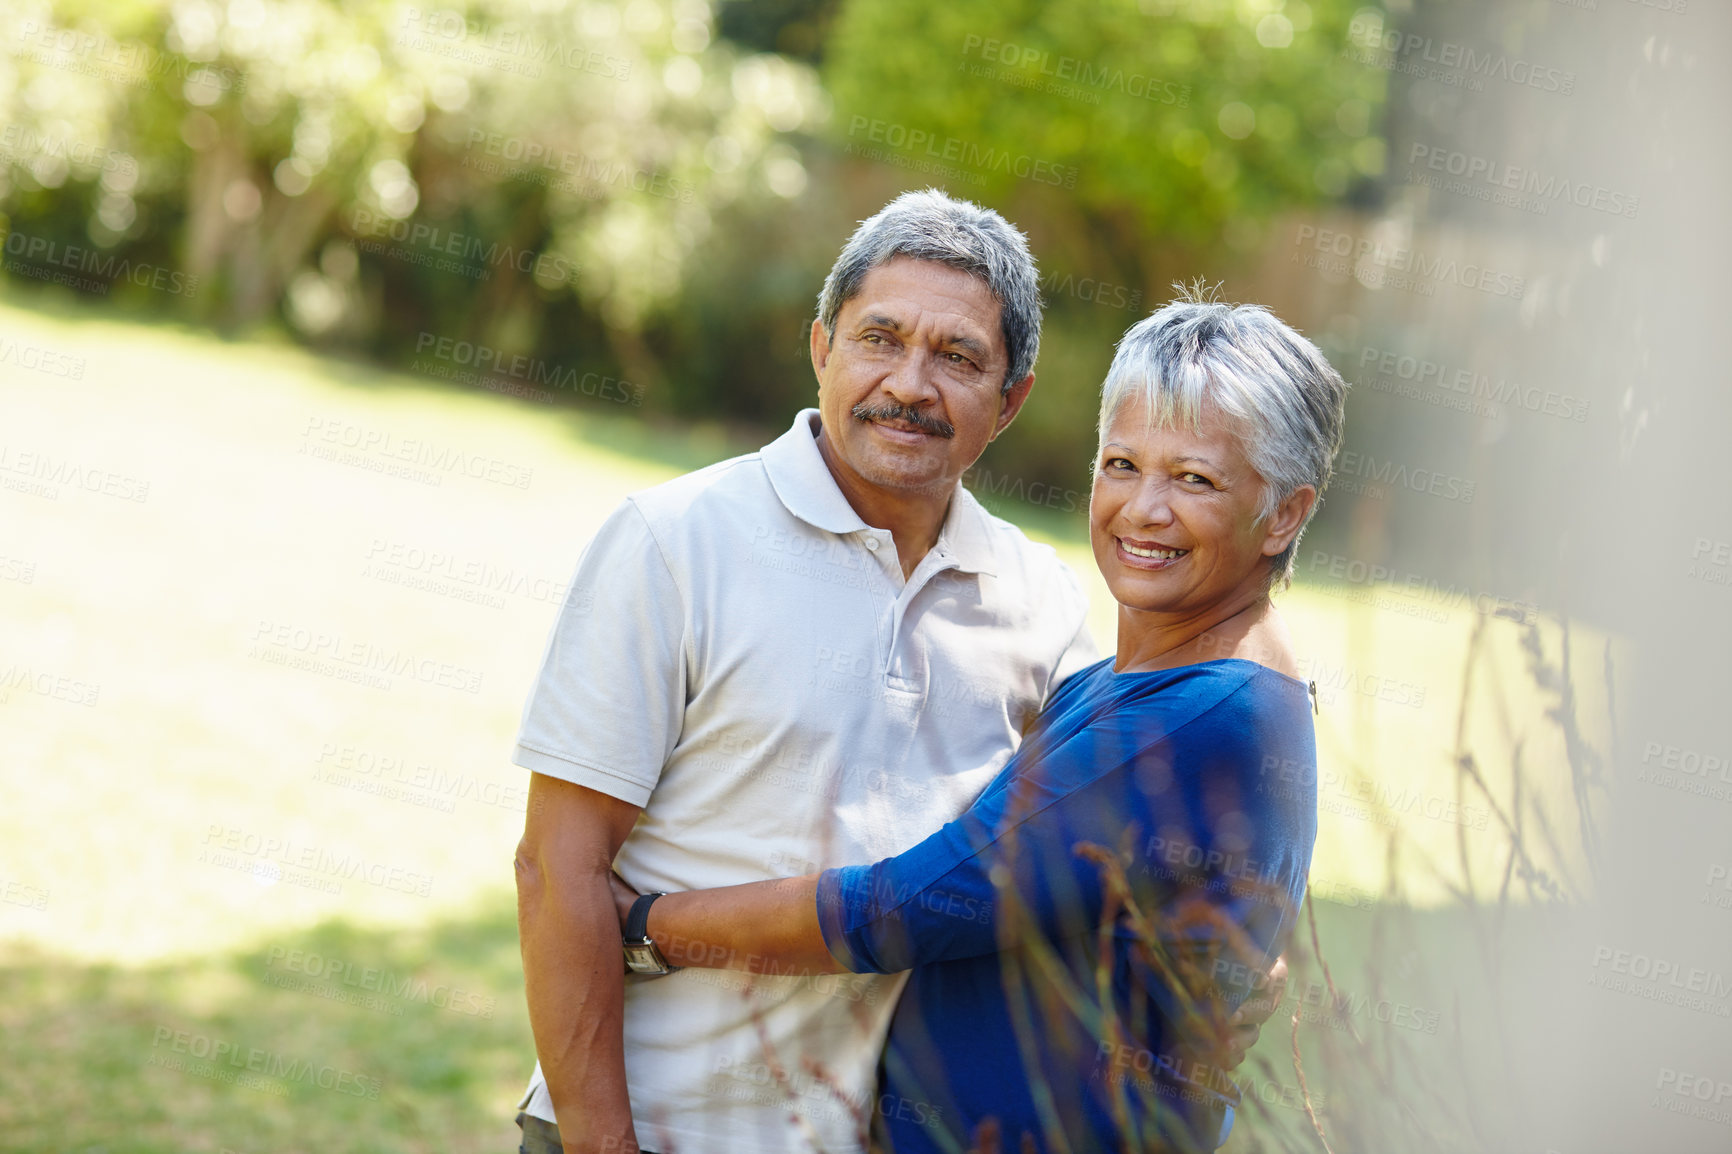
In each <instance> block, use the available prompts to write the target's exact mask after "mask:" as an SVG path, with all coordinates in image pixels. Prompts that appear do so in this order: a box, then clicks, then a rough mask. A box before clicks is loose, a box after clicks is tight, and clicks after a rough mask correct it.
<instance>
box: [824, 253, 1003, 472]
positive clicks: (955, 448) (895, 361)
mask: <svg viewBox="0 0 1732 1154" xmlns="http://www.w3.org/2000/svg"><path fill="white" fill-rule="evenodd" d="M1008 359H1009V358H1008V356H1007V355H1006V352H1005V348H1004V333H1003V330H1002V328H1001V327H1000V324H999V305H998V301H997V299H996V298H995V297H994V296H993V295H992V293H991V291H989V290H988V289H987V287H986V283H985V282H984V281H982V280H980V279H979V278H977V277H973V276H970V275H969V274H967V273H965V272H962V271H961V270H960V269H955V268H951V267H950V266H949V265H945V264H939V263H936V262H934V261H922V260H912V259H909V258H906V257H898V258H896V259H895V260H891V261H887V262H886V263H884V264H881V265H879V266H878V267H877V268H875V269H873V270H872V271H871V272H869V273H867V274H866V277H865V279H864V280H863V281H861V283H860V291H859V292H858V293H856V294H855V296H854V297H853V299H852V300H850V301H848V302H847V303H846V304H844V305H843V306H842V308H841V311H840V312H839V313H838V315H837V317H836V336H835V339H834V341H832V340H829V339H827V338H826V337H825V335H824V329H823V326H822V324H820V323H819V322H817V321H814V322H812V368H813V370H814V371H815V372H816V373H817V374H818V409H819V412H820V413H821V414H822V417H823V423H824V436H825V440H826V441H827V442H828V447H829V449H830V453H829V456H830V458H831V467H832V468H833V469H836V470H838V471H839V472H841V473H844V474H847V475H846V476H843V477H841V478H839V479H840V480H842V481H844V488H845V489H846V488H848V487H849V484H848V483H849V482H852V483H853V484H855V485H858V484H861V483H863V484H864V485H866V486H870V487H873V488H878V489H884V490H891V491H896V492H903V493H907V494H908V495H916V494H918V493H922V492H930V493H934V494H936V493H939V492H948V491H949V489H950V488H951V486H953V485H954V484H955V483H956V481H957V480H958V479H959V478H960V477H961V476H962V474H963V473H964V472H965V471H967V469H968V467H969V466H970V465H972V464H974V462H975V460H976V459H977V458H978V457H979V456H980V454H981V452H982V451H983V450H985V448H986V446H987V444H988V443H990V442H991V441H992V439H993V438H994V437H996V436H998V434H999V433H1000V432H1002V431H1003V430H1004V429H1005V427H1006V426H1008V425H1009V424H1010V422H1011V420H1012V419H1013V418H1014V417H1015V416H1016V414H1017V411H1018V410H1019V409H1021V408H1022V403H1023V401H1024V400H1026V399H1027V397H1028V391H1029V389H1030V388H1031V387H1032V386H1033V385H1034V374H1033V373H1030V374H1029V375H1028V376H1027V377H1025V378H1024V379H1023V380H1021V381H1018V382H1016V383H1015V385H1013V386H1012V388H1011V390H1010V392H1009V393H1005V392H1003V391H1002V387H1003V384H1004V373H1005V368H1006V366H1007V364H1008Z"/></svg>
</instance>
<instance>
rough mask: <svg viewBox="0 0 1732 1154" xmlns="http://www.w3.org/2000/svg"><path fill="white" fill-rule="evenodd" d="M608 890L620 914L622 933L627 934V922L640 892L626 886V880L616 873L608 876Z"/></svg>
mask: <svg viewBox="0 0 1732 1154" xmlns="http://www.w3.org/2000/svg"><path fill="white" fill-rule="evenodd" d="M607 888H608V891H609V892H610V893H611V894H612V895H613V908H614V909H615V910H616V911H617V912H618V913H619V928H620V932H621V933H624V932H625V920H626V918H627V917H629V916H631V907H632V904H633V903H634V902H636V901H637V899H638V892H637V891H636V890H634V889H632V888H631V887H630V886H628V885H626V884H625V879H624V878H622V877H620V876H619V875H618V874H616V873H611V872H610V873H609V874H608V875H607Z"/></svg>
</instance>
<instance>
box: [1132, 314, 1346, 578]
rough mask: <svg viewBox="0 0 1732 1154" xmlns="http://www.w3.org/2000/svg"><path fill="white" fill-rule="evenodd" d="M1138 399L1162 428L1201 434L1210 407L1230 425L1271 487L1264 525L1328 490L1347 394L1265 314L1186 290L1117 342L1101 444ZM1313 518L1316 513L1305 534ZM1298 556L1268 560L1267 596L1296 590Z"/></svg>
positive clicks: (1308, 348)
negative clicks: (1303, 497) (1299, 500)
mask: <svg viewBox="0 0 1732 1154" xmlns="http://www.w3.org/2000/svg"><path fill="white" fill-rule="evenodd" d="M1137 397H1141V398H1142V399H1143V401H1144V403H1145V404H1146V406H1147V408H1146V409H1145V412H1146V413H1147V414H1148V416H1149V419H1150V421H1151V422H1152V424H1153V425H1154V426H1156V427H1158V428H1173V427H1176V426H1180V425H1182V426H1183V427H1185V428H1187V429H1189V430H1191V431H1192V432H1195V431H1196V430H1197V429H1198V427H1199V422H1200V420H1201V418H1202V415H1203V410H1204V407H1205V406H1209V407H1211V408H1213V409H1215V410H1216V411H1218V412H1220V413H1221V414H1222V415H1223V416H1224V417H1226V418H1227V420H1228V422H1229V423H1230V424H1231V425H1232V426H1233V427H1234V428H1235V431H1236V432H1237V434H1238V437H1239V442H1240V447H1241V448H1242V449H1243V451H1244V453H1245V456H1246V458H1247V459H1249V461H1250V463H1251V467H1252V468H1254V469H1256V470H1257V473H1258V475H1259V476H1261V477H1262V478H1263V480H1264V481H1265V482H1267V484H1268V488H1267V489H1266V490H1265V492H1264V496H1263V504H1262V507H1261V508H1260V509H1259V510H1258V513H1257V516H1258V518H1259V519H1262V518H1267V517H1269V516H1270V515H1272V514H1273V513H1274V512H1275V510H1276V509H1277V508H1278V507H1279V506H1280V504H1281V502H1283V501H1285V500H1286V499H1287V498H1288V497H1290V496H1292V495H1293V493H1294V492H1296V491H1297V490H1298V489H1299V488H1300V487H1301V486H1303V485H1311V486H1314V487H1315V488H1316V490H1317V495H1318V497H1319V498H1321V497H1322V495H1323V490H1324V488H1325V487H1326V486H1327V485H1328V484H1329V474H1330V472H1331V469H1332V465H1333V462H1334V460H1335V451H1336V450H1337V449H1338V448H1340V446H1341V436H1342V430H1343V426H1344V425H1345V423H1346V421H1345V410H1346V400H1347V385H1346V383H1345V382H1344V381H1342V379H1341V374H1340V373H1337V372H1336V371H1335V369H1334V368H1333V367H1331V366H1330V364H1329V362H1328V360H1327V359H1325V358H1324V356H1323V354H1322V353H1321V352H1319V351H1318V350H1317V346H1316V345H1314V344H1312V343H1311V342H1310V341H1308V340H1306V339H1305V338H1304V337H1302V336H1300V335H1299V334H1298V333H1297V332H1295V331H1294V330H1293V329H1291V328H1289V327H1288V326H1287V325H1285V324H1283V323H1282V322H1281V321H1280V320H1279V319H1278V318H1277V317H1276V316H1275V315H1274V314H1273V313H1271V312H1270V311H1269V310H1268V309H1266V308H1263V307H1262V306H1261V305H1229V304H1222V303H1220V302H1218V301H1213V300H1209V299H1207V297H1206V293H1205V290H1203V289H1202V287H1201V286H1197V287H1195V288H1184V287H1182V286H1180V287H1179V296H1178V298H1177V299H1175V300H1174V301H1172V302H1171V303H1170V304H1168V305H1167V306H1166V307H1164V308H1162V309H1160V310H1159V311H1158V312H1156V313H1154V314H1153V315H1152V316H1149V317H1146V318H1144V319H1143V320H1141V321H1138V322H1137V323H1136V324H1135V325H1132V326H1131V328H1130V329H1129V330H1128V331H1127V332H1126V333H1125V335H1124V336H1123V337H1122V338H1121V339H1120V340H1119V345H1118V351H1117V352H1116V353H1114V355H1113V363H1112V367H1111V368H1109V369H1108V370H1107V378H1106V381H1105V383H1104V384H1102V386H1101V411H1100V425H1099V439H1100V441H1101V442H1103V443H1104V442H1105V440H1106V436H1107V428H1108V426H1109V425H1111V424H1112V420H1113V417H1114V416H1115V415H1116V414H1117V413H1118V411H1119V409H1120V407H1121V406H1123V405H1125V404H1126V403H1128V402H1129V401H1131V400H1132V399H1134V398H1137ZM1319 503H1321V502H1320V501H1319ZM1316 512H1317V504H1313V505H1312V506H1311V512H1310V513H1308V514H1307V515H1306V518H1305V521H1306V523H1307V524H1308V523H1309V522H1310V520H1311V517H1312V516H1313V515H1315V514H1316ZM1304 530H1305V525H1303V524H1302V525H1301V526H1300V535H1303V533H1304ZM1298 552H1299V536H1295V537H1294V538H1293V540H1292V542H1291V543H1290V544H1289V545H1288V546H1287V548H1286V549H1285V550H1284V551H1283V552H1282V553H1281V554H1280V555H1279V556H1277V557H1273V558H1271V559H1270V564H1269V583H1270V586H1271V587H1273V586H1274V585H1275V584H1276V583H1279V584H1280V585H1281V586H1282V587H1283V588H1285V587H1286V586H1287V585H1288V584H1289V583H1290V582H1291V581H1292V579H1293V565H1294V561H1295V559H1296V558H1297V556H1298Z"/></svg>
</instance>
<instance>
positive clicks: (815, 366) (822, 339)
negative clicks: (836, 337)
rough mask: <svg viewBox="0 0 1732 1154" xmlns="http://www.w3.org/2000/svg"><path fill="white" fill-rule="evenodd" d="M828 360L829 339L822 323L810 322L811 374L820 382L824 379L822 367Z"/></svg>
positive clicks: (818, 321) (817, 321) (819, 321)
mask: <svg viewBox="0 0 1732 1154" xmlns="http://www.w3.org/2000/svg"><path fill="white" fill-rule="evenodd" d="M829 360H830V338H829V336H828V335H827V334H826V333H825V332H824V322H823V321H821V320H816V319H814V320H813V321H812V373H813V374H814V375H815V376H816V377H817V378H818V379H819V381H820V382H821V381H822V380H823V379H824V365H825V364H826V363H827V362H828V361H829Z"/></svg>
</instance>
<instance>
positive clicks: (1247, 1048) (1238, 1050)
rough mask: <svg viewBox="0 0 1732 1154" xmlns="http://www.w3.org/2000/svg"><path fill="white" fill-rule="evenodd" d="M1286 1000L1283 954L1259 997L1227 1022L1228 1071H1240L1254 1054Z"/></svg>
mask: <svg viewBox="0 0 1732 1154" xmlns="http://www.w3.org/2000/svg"><path fill="white" fill-rule="evenodd" d="M1286 997H1287V958H1286V955H1282V956H1281V957H1278V958H1276V959H1275V964H1274V965H1272V966H1270V967H1269V981H1268V984H1266V985H1265V986H1264V987H1263V989H1262V990H1261V991H1260V992H1259V993H1258V995H1257V996H1256V997H1253V998H1247V999H1245V1000H1244V1001H1243V1002H1241V1003H1239V1008H1238V1009H1237V1010H1234V1011H1233V1016H1232V1017H1231V1018H1229V1019H1228V1020H1227V1026H1228V1029H1229V1031H1230V1033H1229V1035H1228V1038H1227V1047H1228V1049H1227V1061H1226V1066H1227V1069H1229V1070H1236V1069H1238V1068H1239V1065H1240V1064H1241V1063H1242V1062H1244V1060H1245V1055H1246V1054H1249V1053H1250V1052H1251V1047H1253V1046H1255V1045H1256V1044H1257V1038H1258V1037H1259V1036H1260V1035H1261V1034H1262V1032H1263V1023H1264V1022H1267V1021H1268V1020H1269V1019H1270V1018H1272V1017H1274V1015H1275V1011H1276V1010H1278V1009H1280V1007H1281V1003H1282V1001H1283V1000H1285V998H1286Z"/></svg>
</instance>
